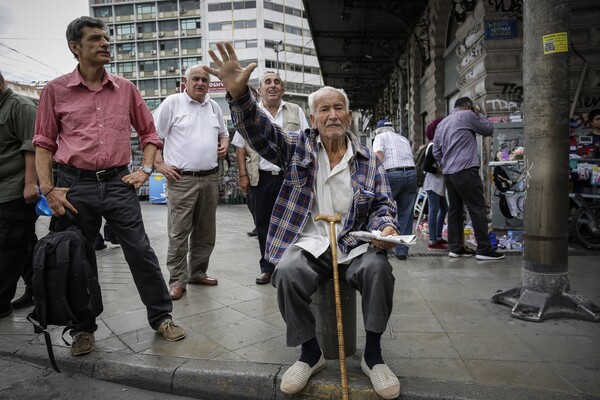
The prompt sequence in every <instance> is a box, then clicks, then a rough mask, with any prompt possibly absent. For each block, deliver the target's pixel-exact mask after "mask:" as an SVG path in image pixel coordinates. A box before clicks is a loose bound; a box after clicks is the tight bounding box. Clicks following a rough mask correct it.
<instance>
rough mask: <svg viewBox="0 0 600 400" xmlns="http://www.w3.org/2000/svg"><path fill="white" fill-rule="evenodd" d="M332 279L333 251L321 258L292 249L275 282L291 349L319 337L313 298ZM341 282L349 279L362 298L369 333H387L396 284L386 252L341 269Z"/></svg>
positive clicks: (362, 257)
mask: <svg viewBox="0 0 600 400" xmlns="http://www.w3.org/2000/svg"><path fill="white" fill-rule="evenodd" d="M344 269H345V272H343V273H342V272H341V271H344ZM332 276H333V268H332V265H331V251H330V250H329V249H328V250H327V251H326V252H325V253H323V254H322V255H321V256H320V257H319V258H315V257H313V256H312V254H310V253H309V252H307V251H305V250H304V249H302V248H300V247H298V246H295V245H290V246H289V247H288V248H287V249H286V250H285V252H284V253H283V256H282V258H281V260H280V261H279V263H278V264H277V268H275V272H274V274H273V279H272V281H271V282H272V284H273V286H275V287H276V288H277V303H278V304H279V311H280V312H281V316H282V317H283V320H284V321H285V324H286V328H287V334H286V338H287V345H288V346H289V347H295V346H298V345H300V344H302V343H304V342H306V341H307V340H310V339H312V338H314V337H315V336H316V331H315V329H316V322H315V317H314V315H313V313H312V311H311V309H310V302H311V296H312V295H313V293H315V292H316V291H317V286H318V285H319V283H324V282H326V281H327V280H328V279H331V278H332ZM340 279H346V282H348V283H349V284H350V286H351V287H352V288H354V289H356V290H358V291H359V292H360V294H361V296H362V313H363V321H364V325H365V330H367V331H371V332H377V333H382V332H384V331H385V328H386V327H387V323H388V320H389V318H390V315H391V313H392V304H393V296H394V281H395V278H394V275H393V273H392V266H391V264H390V262H389V261H388V258H387V254H386V252H385V251H383V250H374V249H369V250H368V251H367V252H366V253H364V254H362V255H360V256H358V257H356V258H355V259H354V260H352V262H351V263H350V264H349V265H348V266H345V265H344V266H342V265H340ZM342 307H344V305H343V304H342Z"/></svg>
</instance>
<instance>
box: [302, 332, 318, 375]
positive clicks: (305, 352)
mask: <svg viewBox="0 0 600 400" xmlns="http://www.w3.org/2000/svg"><path fill="white" fill-rule="evenodd" d="M320 358H321V347H319V342H317V338H316V337H314V338H312V339H310V340H308V341H306V342H304V343H302V351H301V353H300V361H302V362H305V363H307V364H308V365H309V367H311V368H312V367H314V366H315V365H316V364H317V362H319V359H320Z"/></svg>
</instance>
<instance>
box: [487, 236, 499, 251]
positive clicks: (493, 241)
mask: <svg viewBox="0 0 600 400" xmlns="http://www.w3.org/2000/svg"><path fill="white" fill-rule="evenodd" d="M489 238H490V245H491V246H492V249H494V250H496V249H498V241H497V240H496V234H495V233H494V232H490V233H489Z"/></svg>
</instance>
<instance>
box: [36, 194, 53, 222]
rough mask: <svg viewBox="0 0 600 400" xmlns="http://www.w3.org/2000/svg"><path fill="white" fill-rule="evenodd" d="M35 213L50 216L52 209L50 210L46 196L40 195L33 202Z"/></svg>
mask: <svg viewBox="0 0 600 400" xmlns="http://www.w3.org/2000/svg"><path fill="white" fill-rule="evenodd" d="M35 213H36V214H37V215H40V216H46V217H51V216H52V211H50V206H49V205H48V202H47V201H46V198H45V197H44V196H43V195H42V197H40V199H39V200H38V201H37V203H35Z"/></svg>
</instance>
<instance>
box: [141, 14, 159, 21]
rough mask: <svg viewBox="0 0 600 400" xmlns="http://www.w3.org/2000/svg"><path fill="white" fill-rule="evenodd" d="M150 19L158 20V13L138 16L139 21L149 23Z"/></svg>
mask: <svg viewBox="0 0 600 400" xmlns="http://www.w3.org/2000/svg"><path fill="white" fill-rule="evenodd" d="M149 19H156V13H147V14H138V21H147V20H149Z"/></svg>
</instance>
